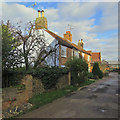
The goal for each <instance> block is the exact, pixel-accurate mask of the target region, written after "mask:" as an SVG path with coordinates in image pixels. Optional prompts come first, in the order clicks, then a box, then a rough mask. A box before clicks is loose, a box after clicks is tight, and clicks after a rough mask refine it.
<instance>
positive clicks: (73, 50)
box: [35, 10, 101, 72]
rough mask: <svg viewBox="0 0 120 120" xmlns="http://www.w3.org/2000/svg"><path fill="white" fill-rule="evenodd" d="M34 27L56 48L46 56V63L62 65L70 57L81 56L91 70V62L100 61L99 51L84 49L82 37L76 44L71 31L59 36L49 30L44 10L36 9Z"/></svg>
mask: <svg viewBox="0 0 120 120" xmlns="http://www.w3.org/2000/svg"><path fill="white" fill-rule="evenodd" d="M35 29H36V31H37V32H40V31H42V32H43V33H44V35H45V38H47V40H48V41H51V43H50V45H52V46H55V47H56V48H57V50H56V53H55V54H53V55H52V56H49V57H47V58H46V61H47V63H48V65H50V66H54V65H56V66H62V67H64V64H65V63H66V61H67V60H68V59H69V58H70V57H74V56H76V57H81V58H82V59H85V60H86V62H87V63H88V70H89V71H90V72H91V71H92V64H93V62H99V61H101V54H100V53H92V51H86V50H85V49H84V43H83V39H81V40H79V41H78V44H77V45H76V44H74V43H72V34H71V31H66V33H65V34H64V35H63V36H64V37H61V36H59V35H57V34H56V33H54V32H52V31H50V30H49V29H48V27H47V18H46V17H44V11H43V10H42V11H40V10H38V18H36V21H35Z"/></svg>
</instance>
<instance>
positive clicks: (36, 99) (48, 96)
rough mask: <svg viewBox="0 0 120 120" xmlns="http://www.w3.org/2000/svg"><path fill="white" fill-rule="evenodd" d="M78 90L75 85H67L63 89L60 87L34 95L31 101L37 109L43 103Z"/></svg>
mask: <svg viewBox="0 0 120 120" xmlns="http://www.w3.org/2000/svg"><path fill="white" fill-rule="evenodd" d="M75 90H77V87H75V86H67V87H65V88H62V89H58V90H55V91H51V92H45V93H42V94H40V95H34V96H33V97H32V98H30V99H29V102H30V103H32V104H33V105H34V106H33V108H32V109H37V108H39V107H40V106H42V105H45V104H47V103H50V102H52V101H53V100H55V99H57V98H60V97H63V96H64V95H66V94H68V93H71V92H73V91H75Z"/></svg>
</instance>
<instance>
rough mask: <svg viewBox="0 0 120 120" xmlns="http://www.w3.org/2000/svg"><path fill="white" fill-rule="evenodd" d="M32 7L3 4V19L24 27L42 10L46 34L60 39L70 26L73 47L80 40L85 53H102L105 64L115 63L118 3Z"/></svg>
mask: <svg viewBox="0 0 120 120" xmlns="http://www.w3.org/2000/svg"><path fill="white" fill-rule="evenodd" d="M32 4H34V3H32V2H24V3H23V2H9V3H8V2H4V3H2V4H1V6H2V19H3V20H4V21H6V20H10V21H11V23H12V24H16V23H17V22H19V21H22V23H24V24H26V23H27V22H28V21H33V20H35V19H36V17H38V13H37V10H38V9H40V10H42V9H44V10H45V17H47V20H48V29H49V30H51V31H54V32H57V34H58V35H60V36H62V37H63V34H64V33H65V32H66V30H69V27H68V24H70V25H71V26H72V27H73V28H74V29H72V30H71V32H72V35H73V43H75V44H77V43H78V40H79V39H83V41H84V48H85V49H86V50H92V51H93V52H101V54H102V59H105V60H117V59H118V3H117V2H39V3H37V5H36V6H35V7H34V8H33V7H31V5H32ZM0 16H1V14H0Z"/></svg>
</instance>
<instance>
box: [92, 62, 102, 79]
mask: <svg viewBox="0 0 120 120" xmlns="http://www.w3.org/2000/svg"><path fill="white" fill-rule="evenodd" d="M92 73H93V74H94V76H98V77H99V78H102V77H103V73H102V71H101V70H100V68H99V65H98V63H97V62H96V63H94V65H93V70H92Z"/></svg>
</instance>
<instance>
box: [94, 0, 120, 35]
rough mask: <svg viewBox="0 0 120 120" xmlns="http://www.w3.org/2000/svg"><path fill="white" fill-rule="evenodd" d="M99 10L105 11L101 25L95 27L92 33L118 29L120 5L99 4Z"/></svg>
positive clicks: (111, 3)
mask: <svg viewBox="0 0 120 120" xmlns="http://www.w3.org/2000/svg"><path fill="white" fill-rule="evenodd" d="M99 9H101V10H102V11H103V15H102V17H101V20H100V24H99V25H96V26H94V29H93V30H92V32H102V33H103V32H105V31H108V30H113V29H117V28H118V3H116V2H114V3H113V2H110V3H99Z"/></svg>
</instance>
